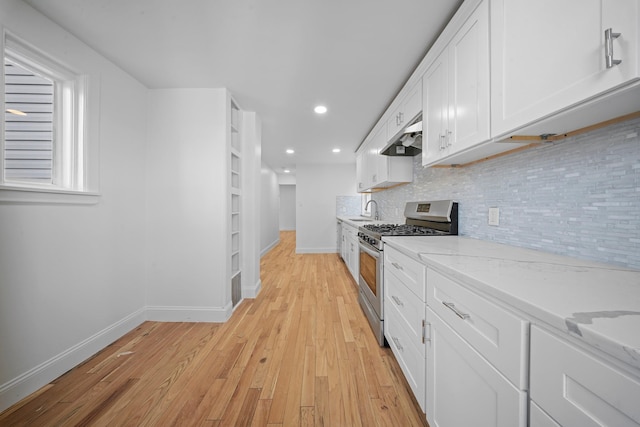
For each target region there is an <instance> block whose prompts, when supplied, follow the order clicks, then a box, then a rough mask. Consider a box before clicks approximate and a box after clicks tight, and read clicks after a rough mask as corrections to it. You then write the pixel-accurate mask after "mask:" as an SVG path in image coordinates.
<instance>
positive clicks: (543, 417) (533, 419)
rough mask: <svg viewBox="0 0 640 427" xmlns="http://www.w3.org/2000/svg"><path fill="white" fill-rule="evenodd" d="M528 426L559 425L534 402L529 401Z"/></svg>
mask: <svg viewBox="0 0 640 427" xmlns="http://www.w3.org/2000/svg"><path fill="white" fill-rule="evenodd" d="M529 427H561V426H560V424H558V423H557V422H555V421H554V420H553V418H551V417H550V416H549V414H547V413H546V412H544V411H543V410H542V409H541V408H540V407H539V406H538V405H536V402H534V401H533V400H531V401H529Z"/></svg>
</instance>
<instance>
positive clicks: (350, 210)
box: [336, 196, 362, 216]
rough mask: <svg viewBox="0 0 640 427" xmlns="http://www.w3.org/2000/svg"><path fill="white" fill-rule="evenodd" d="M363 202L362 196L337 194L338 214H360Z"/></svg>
mask: <svg viewBox="0 0 640 427" xmlns="http://www.w3.org/2000/svg"><path fill="white" fill-rule="evenodd" d="M361 204H362V197H361V196H337V197H336V216H360V213H361V210H362V209H361V208H362V206H361Z"/></svg>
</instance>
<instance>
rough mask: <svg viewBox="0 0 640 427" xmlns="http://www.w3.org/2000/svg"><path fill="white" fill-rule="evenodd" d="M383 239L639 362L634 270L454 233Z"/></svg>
mask: <svg viewBox="0 0 640 427" xmlns="http://www.w3.org/2000/svg"><path fill="white" fill-rule="evenodd" d="M383 241H384V242H385V243H386V244H389V245H391V246H392V247H394V248H396V249H398V250H400V251H401V252H403V253H405V254H406V255H408V256H410V257H412V258H414V259H416V260H418V261H421V262H422V263H423V264H426V265H427V266H428V267H431V268H433V269H434V270H437V271H439V272H441V273H443V274H446V275H448V276H449V277H451V278H453V279H456V280H457V281H458V282H460V283H462V284H463V285H466V286H467V287H470V288H475V289H477V290H478V291H482V292H484V293H486V294H489V295H491V296H493V297H494V298H496V299H498V300H500V301H502V302H504V303H506V304H508V305H510V306H512V307H514V308H516V309H518V310H520V311H522V312H524V313H526V314H527V315H529V316H531V317H532V318H534V320H533V323H546V324H547V325H549V326H552V327H554V328H555V329H557V330H558V331H557V332H558V333H560V334H568V335H571V336H573V337H575V338H576V339H578V340H580V341H583V342H584V343H586V344H588V345H590V346H593V347H596V348H599V349H600V350H602V351H603V352H605V353H607V354H609V355H611V356H613V357H615V358H617V359H618V360H621V361H623V362H625V363H626V364H628V365H631V366H632V367H634V368H636V369H640V271H638V270H630V269H625V268H624V267H618V266H615V265H610V264H603V263H597V262H592V261H585V260H580V259H576V258H570V257H566V256H561V255H554V254H551V253H546V252H541V251H536V250H531V249H524V248H518V247H514V246H508V245H503V244H498V243H493V242H489V241H483V240H477V239H471V238H466V237H459V236H442V237H384V238H383ZM427 303H428V302H427ZM535 319H537V321H536V320H535Z"/></svg>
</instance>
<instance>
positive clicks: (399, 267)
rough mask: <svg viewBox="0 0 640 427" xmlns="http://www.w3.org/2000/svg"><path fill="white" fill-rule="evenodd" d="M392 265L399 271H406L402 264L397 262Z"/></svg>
mask: <svg viewBox="0 0 640 427" xmlns="http://www.w3.org/2000/svg"><path fill="white" fill-rule="evenodd" d="M391 265H393V266H394V267H395V268H397V269H398V270H404V268H402V266H401V265H400V264H398V263H397V262H392V263H391Z"/></svg>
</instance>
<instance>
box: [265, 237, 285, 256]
mask: <svg viewBox="0 0 640 427" xmlns="http://www.w3.org/2000/svg"><path fill="white" fill-rule="evenodd" d="M278 243H280V239H276V240H275V241H274V242H273V243H271V244H270V245H269V246H267V247H266V248H264V249H263V250H262V251H261V252H260V257H263V256H265V255H266V254H267V252H269V251H270V250H271V249H273V248H275V247H276V245H277V244H278Z"/></svg>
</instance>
